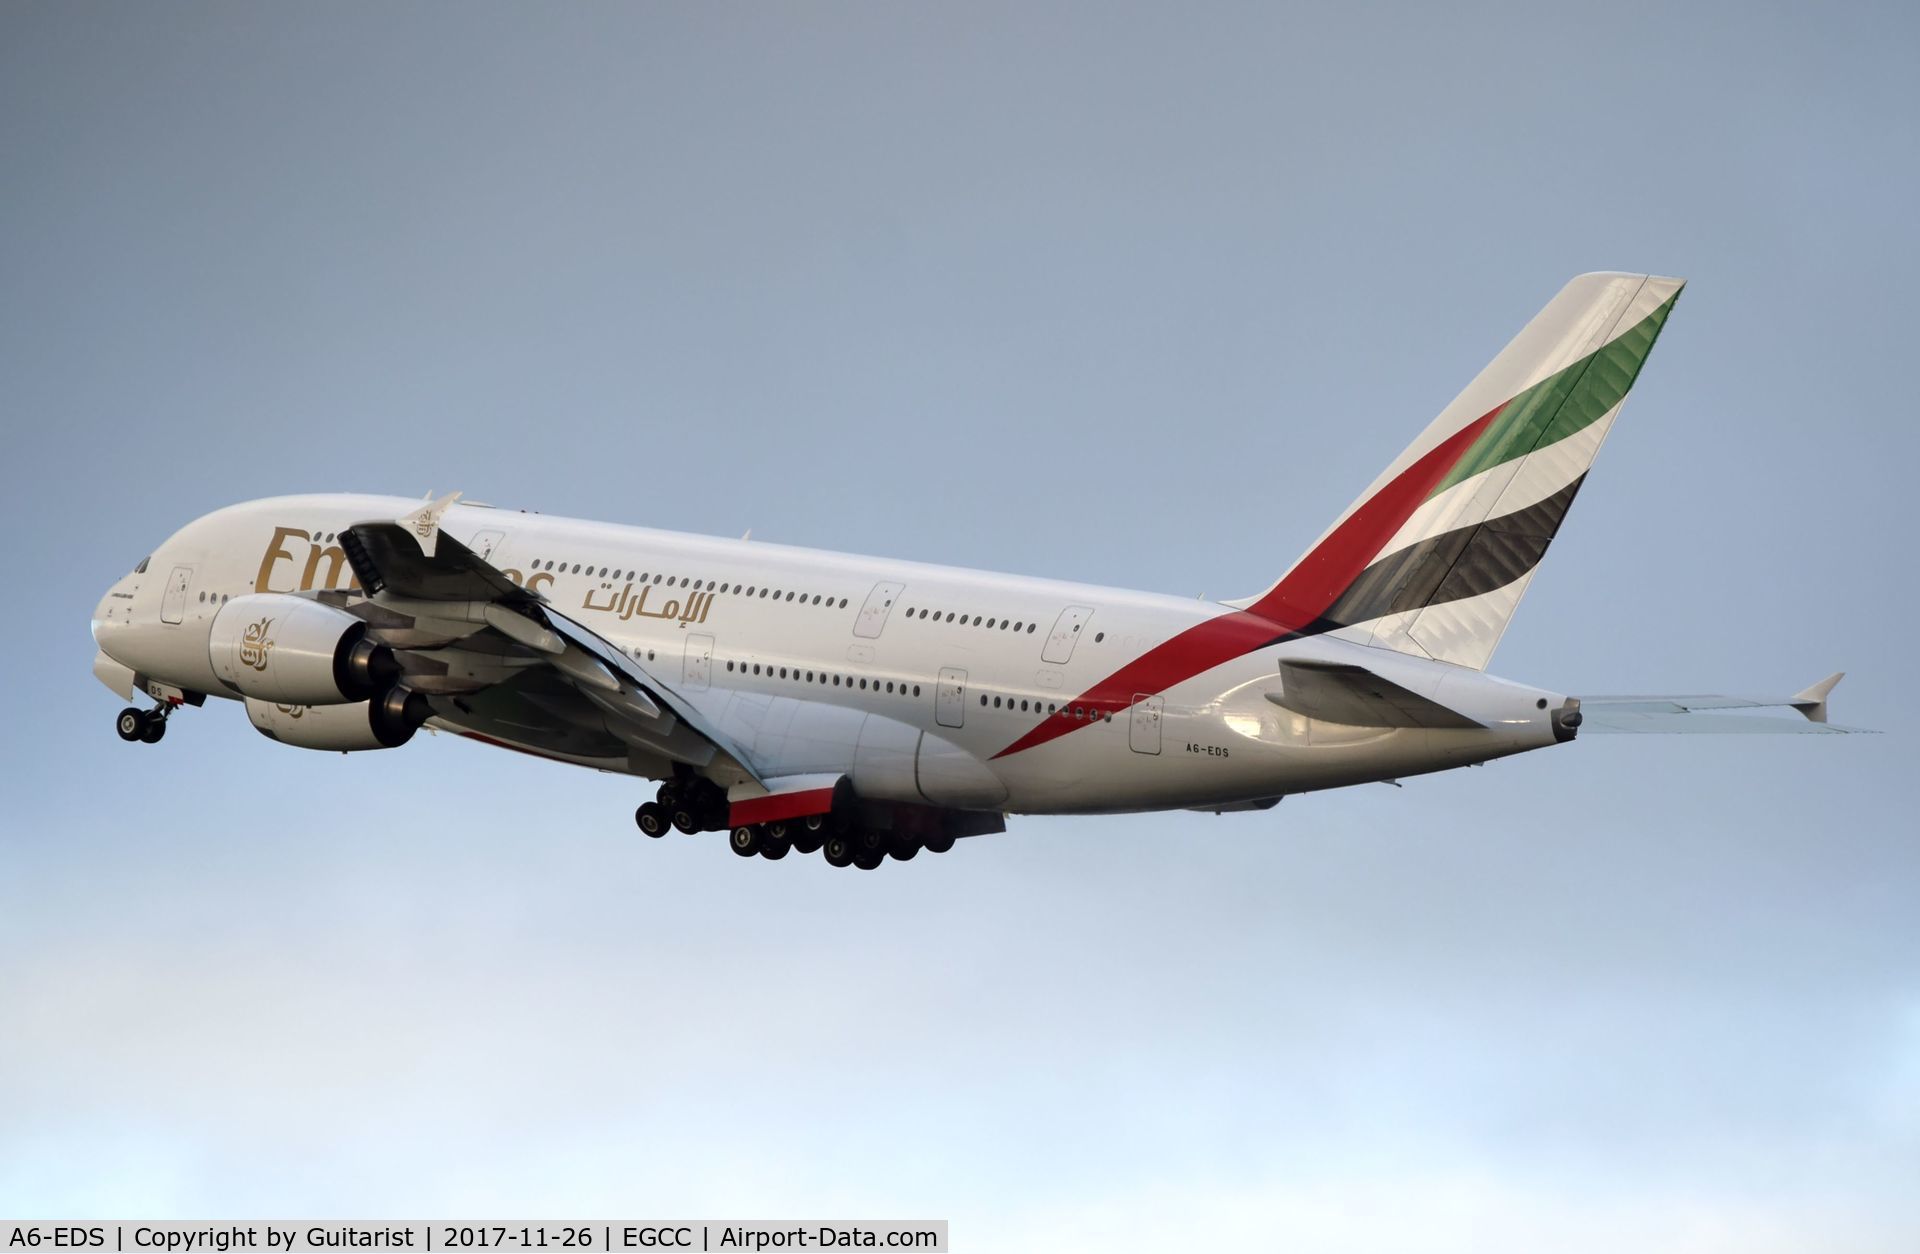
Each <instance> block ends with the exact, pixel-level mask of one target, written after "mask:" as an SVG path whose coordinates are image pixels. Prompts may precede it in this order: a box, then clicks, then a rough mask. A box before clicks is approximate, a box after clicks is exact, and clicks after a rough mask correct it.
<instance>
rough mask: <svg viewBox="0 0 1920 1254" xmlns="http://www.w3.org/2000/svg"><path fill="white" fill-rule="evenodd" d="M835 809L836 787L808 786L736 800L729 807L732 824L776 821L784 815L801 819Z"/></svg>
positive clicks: (740, 824) (749, 824)
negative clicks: (801, 788) (801, 789)
mask: <svg viewBox="0 0 1920 1254" xmlns="http://www.w3.org/2000/svg"><path fill="white" fill-rule="evenodd" d="M831 809H833V789H831V788H809V789H806V790H805V791H802V792H776V793H771V794H769V795H767V796H765V797H753V798H750V799H748V800H746V801H736V802H734V803H733V804H732V805H731V806H730V807H728V809H727V825H728V826H729V827H751V826H752V825H753V824H755V823H774V822H778V821H779V820H781V819H801V818H805V817H807V816H808V815H809V814H825V813H827V812H828V811H829V810H831Z"/></svg>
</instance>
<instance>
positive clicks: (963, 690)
mask: <svg viewBox="0 0 1920 1254" xmlns="http://www.w3.org/2000/svg"><path fill="white" fill-rule="evenodd" d="M933 721H934V722H936V723H938V724H940V726H942V727H959V726H961V725H962V724H963V723H965V722H966V721H967V673H966V672H965V671H963V670H961V669H960V668H959V667H957V666H943V667H941V668H940V682H939V683H937V684H935V685H934V689H933Z"/></svg>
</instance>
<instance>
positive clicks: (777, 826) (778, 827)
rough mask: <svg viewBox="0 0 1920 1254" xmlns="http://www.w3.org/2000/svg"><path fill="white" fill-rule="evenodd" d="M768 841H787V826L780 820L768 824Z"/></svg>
mask: <svg viewBox="0 0 1920 1254" xmlns="http://www.w3.org/2000/svg"><path fill="white" fill-rule="evenodd" d="M767 839H768V840H785V839H787V825H786V824H785V823H783V822H780V821H779V820H775V821H774V822H772V823H769V824H767Z"/></svg>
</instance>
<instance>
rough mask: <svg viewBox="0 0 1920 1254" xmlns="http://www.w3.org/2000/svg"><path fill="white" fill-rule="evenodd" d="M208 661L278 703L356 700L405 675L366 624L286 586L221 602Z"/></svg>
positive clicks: (231, 682)
mask: <svg viewBox="0 0 1920 1254" xmlns="http://www.w3.org/2000/svg"><path fill="white" fill-rule="evenodd" d="M207 660H208V661H209V662H210V663H212V665H213V673H214V674H215V675H216V676H217V677H218V678H219V679H220V682H222V683H224V684H226V685H227V687H229V688H231V689H233V690H234V691H235V692H237V693H239V694H241V695H242V696H246V697H254V698H257V699H258V700H261V701H265V702H267V703H269V704H272V705H292V706H322V705H350V704H353V703H355V702H362V701H366V700H368V699H369V698H372V697H375V696H377V695H380V694H381V693H384V692H385V691H386V690H387V689H388V688H390V687H392V686H393V682H394V681H395V680H396V679H398V678H399V676H400V664H399V663H398V662H397V661H395V659H394V656H393V651H392V650H391V649H388V648H387V647H386V646H385V645H381V644H376V643H374V642H373V641H372V640H369V639H367V625H366V624H365V623H363V622H361V621H360V620H359V619H357V618H355V617H354V616H353V615H351V614H349V613H347V612H346V611H345V610H338V609H335V608H334V607H333V606H331V605H323V604H321V603H320V602H319V601H315V600H312V599H310V598H308V597H297V596H289V595H287V594H285V593H281V592H263V593H253V594H250V595H247V596H238V597H235V598H233V599H232V600H231V601H228V602H227V603H226V604H225V605H222V606H221V607H220V612H219V613H217V614H215V615H214V616H213V624H212V629H211V631H209V633H208V635H207ZM255 725H256V726H258V723H257V721H256V724H255Z"/></svg>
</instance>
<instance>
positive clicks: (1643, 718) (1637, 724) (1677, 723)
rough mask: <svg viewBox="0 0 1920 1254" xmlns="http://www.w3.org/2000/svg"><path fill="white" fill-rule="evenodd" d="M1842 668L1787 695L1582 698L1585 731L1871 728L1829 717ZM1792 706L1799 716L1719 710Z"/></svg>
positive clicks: (1855, 731)
mask: <svg viewBox="0 0 1920 1254" xmlns="http://www.w3.org/2000/svg"><path fill="white" fill-rule="evenodd" d="M1845 674H1846V672H1844V671H1837V672H1835V673H1834V674H1832V675H1829V676H1827V678H1825V679H1823V680H1821V681H1820V682H1819V683H1817V684H1814V685H1813V686H1812V687H1810V688H1807V689H1804V690H1802V691H1800V692H1796V693H1795V694H1793V695H1792V696H1790V697H1727V696H1718V695H1713V694H1705V693H1695V694H1688V695H1680V696H1626V697H1582V698H1580V713H1581V716H1582V719H1583V722H1582V724H1581V730H1582V731H1583V732H1642V733H1656V734H1666V735H1681V734H1685V735H1713V734H1718V733H1739V734H1762V735H1765V734H1771V735H1789V736H1791V735H1802V736H1807V735H1839V734H1843V733H1848V734H1859V733H1869V734H1871V733H1872V729H1871V728H1866V727H1840V726H1837V725H1834V724H1831V723H1828V722H1827V697H1828V695H1829V694H1831V693H1832V692H1833V688H1834V685H1835V684H1838V683H1839V682H1840V680H1841V679H1842V678H1843V677H1844V676H1845ZM1768 709H1773V710H1794V711H1796V712H1798V713H1799V714H1800V715H1801V716H1802V718H1800V719H1792V718H1773V717H1769V716H1767V715H1755V714H1723V713H1720V711H1723V710H1768Z"/></svg>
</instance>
